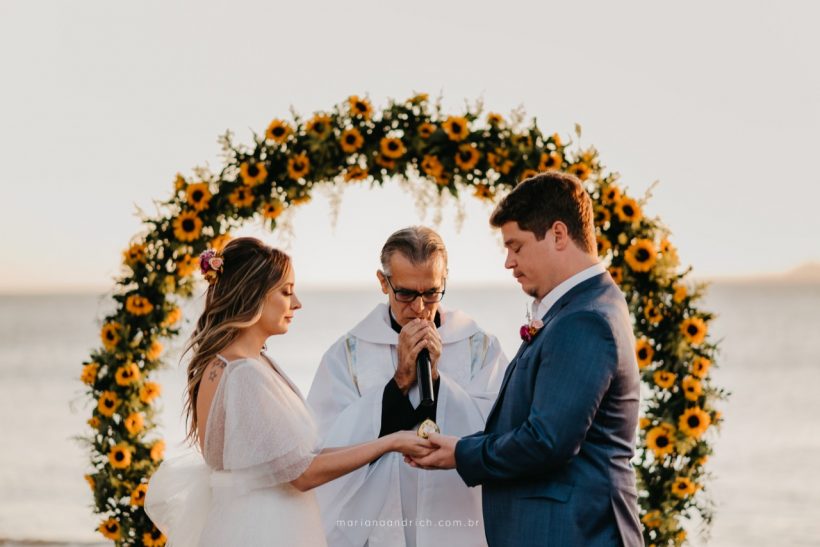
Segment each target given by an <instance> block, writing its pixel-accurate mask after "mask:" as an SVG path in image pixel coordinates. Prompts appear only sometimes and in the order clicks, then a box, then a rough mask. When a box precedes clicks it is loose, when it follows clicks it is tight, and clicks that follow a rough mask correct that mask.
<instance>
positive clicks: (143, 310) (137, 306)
mask: <svg viewBox="0 0 820 547" xmlns="http://www.w3.org/2000/svg"><path fill="white" fill-rule="evenodd" d="M125 309H126V310H127V311H128V313H130V314H131V315H148V314H149V313H151V311H152V310H153V309H154V305H153V304H151V301H150V300H148V299H147V298H145V297H144V296H140V295H138V294H132V295H131V296H129V297H128V298H126V299H125Z"/></svg>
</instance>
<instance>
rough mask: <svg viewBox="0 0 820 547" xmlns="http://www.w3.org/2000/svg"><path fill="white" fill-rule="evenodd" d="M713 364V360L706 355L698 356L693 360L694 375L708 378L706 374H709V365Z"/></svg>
mask: <svg viewBox="0 0 820 547" xmlns="http://www.w3.org/2000/svg"><path fill="white" fill-rule="evenodd" d="M711 365H712V361H710V360H709V359H707V358H706V357H696V358H695V360H694V361H692V369H691V371H692V376H695V377H696V378H700V379H701V380H703V379H704V378H706V375H707V374H709V367H710V366H711Z"/></svg>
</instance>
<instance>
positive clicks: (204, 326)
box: [183, 237, 291, 443]
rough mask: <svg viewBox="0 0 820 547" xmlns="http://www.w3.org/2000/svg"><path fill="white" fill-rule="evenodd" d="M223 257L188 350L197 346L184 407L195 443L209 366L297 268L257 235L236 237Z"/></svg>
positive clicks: (189, 437) (255, 319) (254, 321)
mask: <svg viewBox="0 0 820 547" xmlns="http://www.w3.org/2000/svg"><path fill="white" fill-rule="evenodd" d="M222 258H223V261H224V263H223V266H222V272H221V273H220V274H219V276H218V277H217V278H216V281H215V282H214V283H212V284H211V285H210V286H209V287H208V291H207V292H206V294H205V309H204V310H203V312H202V315H200V316H199V320H198V321H197V325H196V328H195V329H194V331H193V333H192V334H191V338H190V339H189V340H188V343H187V344H186V346H185V351H184V352H183V356H184V355H185V354H187V353H188V352H189V351H193V356H192V357H191V361H190V362H189V363H188V389H187V391H186V394H185V406H184V411H185V423H186V426H187V429H188V434H187V436H186V440H188V441H190V442H191V443H193V442H195V441H196V440H197V437H198V430H197V424H198V423H199V419H198V418H199V417H198V416H197V412H196V401H197V396H198V395H199V384H200V382H201V381H202V376H203V373H204V372H205V368H206V367H207V366H208V364H210V363H211V362H212V361H213V360H214V359H215V358H216V355H217V354H218V353H219V352H221V351H222V350H224V349H225V348H226V347H228V346H229V345H230V344H231V342H233V341H234V340H235V339H236V337H237V336H238V335H239V333H240V331H241V330H242V329H245V328H247V327H250V326H251V325H253V324H254V323H256V322H257V321H259V318H260V317H261V316H262V307H263V306H264V304H265V297H266V296H267V295H268V294H269V293H270V291H271V290H274V289H277V288H279V287H280V286H282V284H284V282H285V279H287V275H288V273H289V272H290V270H291V260H290V257H289V256H288V255H286V254H285V253H283V252H282V251H280V250H278V249H274V248H272V247H269V246H267V245H265V244H264V243H262V242H261V241H260V240H258V239H256V238H253V237H240V238H237V239H234V240H232V241H231V242H230V243H228V244H227V245H226V246H225V249H224V250H223V251H222Z"/></svg>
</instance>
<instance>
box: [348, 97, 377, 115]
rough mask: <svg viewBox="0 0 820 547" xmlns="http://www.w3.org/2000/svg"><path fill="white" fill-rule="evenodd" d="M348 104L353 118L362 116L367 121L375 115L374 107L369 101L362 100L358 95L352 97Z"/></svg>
mask: <svg viewBox="0 0 820 547" xmlns="http://www.w3.org/2000/svg"><path fill="white" fill-rule="evenodd" d="M347 104H348V106H349V107H350V114H351V115H352V116H360V117H362V118H364V119H365V120H369V119H370V116H371V115H372V114H373V106H372V105H371V104H370V101H368V100H367V99H360V98H359V97H358V96H356V95H351V96H350V97H349V98H348V99H347Z"/></svg>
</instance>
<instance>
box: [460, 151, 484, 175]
mask: <svg viewBox="0 0 820 547" xmlns="http://www.w3.org/2000/svg"><path fill="white" fill-rule="evenodd" d="M480 157H481V153H480V152H479V151H478V148H476V147H475V145H474V144H462V145H461V146H459V147H458V152H456V165H458V167H459V169H461V170H462V171H469V170H471V169H473V168H474V167H475V166H476V164H477V163H478V159H479V158H480Z"/></svg>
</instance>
